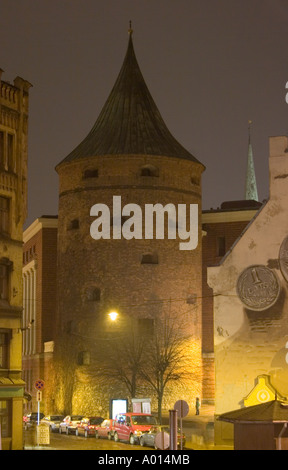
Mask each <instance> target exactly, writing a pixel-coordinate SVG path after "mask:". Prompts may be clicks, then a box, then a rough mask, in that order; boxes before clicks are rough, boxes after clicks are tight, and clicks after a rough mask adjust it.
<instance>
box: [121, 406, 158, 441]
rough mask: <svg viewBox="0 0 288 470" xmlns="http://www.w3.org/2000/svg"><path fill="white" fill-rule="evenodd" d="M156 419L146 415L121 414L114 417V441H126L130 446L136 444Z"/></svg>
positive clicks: (155, 422)
mask: <svg viewBox="0 0 288 470" xmlns="http://www.w3.org/2000/svg"><path fill="white" fill-rule="evenodd" d="M156 424H157V419H156V418H155V417H154V416H152V415H150V414H146V413H122V414H119V415H117V416H116V420H115V432H114V441H115V442H118V441H119V440H123V441H128V442H129V443H130V444H131V445H133V444H135V443H138V441H139V438H140V436H141V435H142V434H143V433H145V432H148V431H149V430H150V428H151V426H154V425H156Z"/></svg>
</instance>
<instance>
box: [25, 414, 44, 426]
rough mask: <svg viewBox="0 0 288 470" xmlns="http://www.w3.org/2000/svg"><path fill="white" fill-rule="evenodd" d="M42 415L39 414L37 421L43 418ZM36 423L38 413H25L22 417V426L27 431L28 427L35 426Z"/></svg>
mask: <svg viewBox="0 0 288 470" xmlns="http://www.w3.org/2000/svg"><path fill="white" fill-rule="evenodd" d="M44 416H45V415H44V413H39V421H40V420H41V419H43V418H44ZM37 422H38V412H37V411H35V412H32V413H26V414H25V415H24V416H23V424H24V428H25V429H28V428H29V427H31V426H33V424H37Z"/></svg>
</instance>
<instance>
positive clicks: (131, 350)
mask: <svg viewBox="0 0 288 470" xmlns="http://www.w3.org/2000/svg"><path fill="white" fill-rule="evenodd" d="M133 323H134V322H131V324H130V327H129V329H128V328H126V329H125V328H123V327H122V331H121V333H120V335H119V334H118V335H117V336H116V338H115V337H114V335H109V336H108V337H106V339H104V340H102V343H101V346H100V345H99V343H98V361H97V367H96V368H94V370H93V374H94V375H97V377H98V378H99V380H100V381H103V382H106V383H109V384H110V385H111V386H114V387H115V386H117V385H118V386H119V385H120V384H123V385H124V386H125V388H126V390H127V392H128V396H129V397H130V398H135V397H136V395H137V389H138V384H139V379H140V373H141V370H142V364H143V351H144V349H145V341H144V338H142V337H141V336H139V335H138V334H137V331H135V328H134V324H133Z"/></svg>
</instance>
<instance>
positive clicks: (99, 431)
mask: <svg viewBox="0 0 288 470" xmlns="http://www.w3.org/2000/svg"><path fill="white" fill-rule="evenodd" d="M114 430H115V420H114V419H104V421H103V422H102V423H101V424H100V426H98V427H97V428H96V430H95V437H96V439H98V438H99V437H106V438H107V439H109V440H110V439H113V437H114Z"/></svg>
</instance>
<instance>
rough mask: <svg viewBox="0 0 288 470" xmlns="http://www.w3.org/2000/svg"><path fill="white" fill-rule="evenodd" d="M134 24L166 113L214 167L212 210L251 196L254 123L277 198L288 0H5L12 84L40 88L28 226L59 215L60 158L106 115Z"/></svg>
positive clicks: (3, 41)
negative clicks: (273, 140) (276, 147)
mask: <svg viewBox="0 0 288 470" xmlns="http://www.w3.org/2000/svg"><path fill="white" fill-rule="evenodd" d="M129 20H131V21H132V27H133V30H134V33H133V43H134V48H135V52H136V56H137V59H138V62H139V65H140V68H141V71H142V73H143V76H144V79H145V81H146V83H147V85H148V88H149V90H150V92H151V94H152V96H153V98H154V100H155V102H156V104H157V106H158V108H159V110H160V112H161V114H162V117H163V118H164V120H165V122H166V124H167V126H168V128H169V130H170V131H171V132H172V134H173V135H174V137H175V138H176V139H177V140H178V141H179V142H180V143H181V144H182V145H183V146H184V147H185V148H186V149H187V150H189V151H190V152H191V153H192V154H193V155H194V156H195V157H196V158H197V159H198V160H200V161H201V162H202V163H203V164H204V165H205V166H206V171H205V173H204V175H203V208H204V209H209V208H211V207H213V208H217V207H218V206H219V205H220V204H221V202H223V201H228V200H238V199H243V198H244V188H245V173H246V162H247V147H248V121H249V120H252V122H253V123H252V132H251V138H252V144H253V154H254V162H255V170H256V177H257V184H258V194H259V200H260V201H262V200H263V199H266V198H267V197H268V195H269V186H268V182H269V173H268V156H269V137H270V136H275V135H284V134H285V135H286V134H287V133H288V119H287V117H288V104H287V103H286V101H285V95H286V89H285V85H286V82H287V81H288V2H287V0H241V1H240V0H153V1H152V0H103V1H100V0H1V1H0V45H1V47H0V68H2V69H3V70H4V72H5V73H3V75H2V80H4V81H10V82H13V80H14V78H15V77H16V76H17V75H20V76H21V77H22V78H24V79H26V80H28V81H29V82H30V83H32V84H33V88H31V89H30V115H29V180H28V183H29V193H28V204H29V205H28V208H29V214H28V219H27V221H26V224H25V226H27V225H28V224H30V223H31V222H33V220H34V219H35V218H37V217H39V216H41V215H43V214H46V215H55V214H57V212H58V175H57V173H56V171H55V166H56V164H58V163H59V162H60V161H61V160H62V159H63V158H65V157H66V156H67V155H68V154H69V153H70V152H71V151H72V150H73V149H74V148H75V147H76V146H77V145H78V144H79V143H80V141H81V140H82V139H83V138H84V137H86V135H87V134H88V132H89V131H90V129H91V128H92V126H93V124H94V122H95V121H96V119H97V117H98V114H99V113H100V111H101V108H102V106H103V105H104V102H105V101H106V99H107V97H108V95H109V93H110V91H111V89H112V87H113V85H114V82H115V80H116V78H117V75H118V73H119V71H120V68H121V65H122V62H123V59H124V56H125V53H126V49H127V45H128V28H129ZM287 92H288V90H287ZM96 202H97V201H95V203H96ZM131 202H133V201H131Z"/></svg>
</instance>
